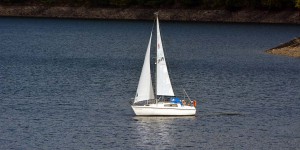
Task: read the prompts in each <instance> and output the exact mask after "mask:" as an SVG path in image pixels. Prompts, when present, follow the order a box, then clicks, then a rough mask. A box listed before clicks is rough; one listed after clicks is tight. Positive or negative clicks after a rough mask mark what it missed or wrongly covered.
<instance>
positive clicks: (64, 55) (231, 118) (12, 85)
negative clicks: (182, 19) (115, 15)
mask: <svg viewBox="0 0 300 150" xmlns="http://www.w3.org/2000/svg"><path fill="white" fill-rule="evenodd" d="M151 28H152V22H143V21H104V20H103V21H101V20H65V19H30V18H26V19H23V18H0V33H1V35H0V41H1V42H0V102H1V103H0V149H280V150H281V149H299V148H300V92H299V89H300V59H295V58H288V57H284V56H273V55H269V54H265V53H264V50H266V49H269V48H272V47H275V46H277V45H278V44H280V43H283V42H286V41H289V40H291V39H293V38H294V37H296V36H299V33H300V27H299V25H269V24H265V25H257V24H218V23H179V22H161V32H162V38H163V42H164V48H165V55H166V59H167V63H168V65H169V70H170V76H171V79H172V82H173V88H174V91H175V93H176V94H177V95H178V96H181V95H182V88H184V89H185V90H186V91H187V92H188V93H189V95H190V97H192V98H193V99H197V100H198V106H197V116H195V117H150V118H149V117H135V115H134V113H133V111H132V109H131V107H130V104H129V101H130V100H131V98H132V97H134V95H135V91H136V88H137V84H138V79H139V75H140V71H141V67H142V64H143V58H144V54H145V51H146V47H147V43H148V38H149V36H150V30H151Z"/></svg>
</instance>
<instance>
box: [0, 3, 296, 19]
mask: <svg viewBox="0 0 300 150" xmlns="http://www.w3.org/2000/svg"><path fill="white" fill-rule="evenodd" d="M155 11H158V9H148V8H147V9H146V8H89V7H64V6H53V7H50V6H5V5H4V6H3V5H0V16H14V17H54V18H78V19H122V20H152V19H153V12H155ZM159 14H160V19H161V20H166V21H198V22H238V23H288V24H300V12H299V11H296V10H282V11H267V10H266V11H263V10H239V11H228V10H199V9H159Z"/></svg>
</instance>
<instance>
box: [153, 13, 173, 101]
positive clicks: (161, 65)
mask: <svg viewBox="0 0 300 150" xmlns="http://www.w3.org/2000/svg"><path fill="white" fill-rule="evenodd" d="M156 31H157V45H156V46H157V58H156V72H157V73H156V95H164V96H174V92H173V88H172V84H171V81H170V77H169V73H168V69H167V63H166V60H165V55H164V49H163V46H162V41H161V36H160V29H159V22H158V17H157V18H156Z"/></svg>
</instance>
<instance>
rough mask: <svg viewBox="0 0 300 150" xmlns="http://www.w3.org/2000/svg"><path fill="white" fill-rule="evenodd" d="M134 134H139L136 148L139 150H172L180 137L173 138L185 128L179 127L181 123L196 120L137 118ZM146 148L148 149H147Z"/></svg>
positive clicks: (186, 118)
mask: <svg viewBox="0 0 300 150" xmlns="http://www.w3.org/2000/svg"><path fill="white" fill-rule="evenodd" d="M133 119H134V120H135V122H134V124H135V125H136V127H135V128H134V132H135V133H137V134H138V136H139V138H137V139H136V140H137V141H136V145H135V146H136V147H137V148H138V149H147V147H149V146H150V147H151V149H172V147H174V146H175V147H176V145H177V144H178V140H180V139H181V138H180V137H177V138H174V137H172V136H174V135H176V134H177V133H178V130H179V129H181V128H182V127H183V125H182V126H180V125H178V124H180V123H182V124H185V123H184V122H187V121H191V120H193V119H195V117H194V116H186V117H141V116H136V117H134V118H133ZM145 147H146V148H145Z"/></svg>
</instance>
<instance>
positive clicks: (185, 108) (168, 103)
mask: <svg viewBox="0 0 300 150" xmlns="http://www.w3.org/2000/svg"><path fill="white" fill-rule="evenodd" d="M154 21H155V22H156V36H157V44H156V62H155V64H156V69H155V70H156V73H155V85H156V88H155V92H154V90H153V86H152V77H151V67H150V65H151V60H150V49H151V40H152V33H153V28H152V31H151V34H150V39H149V43H148V46H147V51H146V55H145V59H144V64H143V68H142V72H141V76H140V79H139V83H138V87H137V91H136V95H135V98H134V102H133V103H132V105H131V107H132V109H133V111H134V113H135V114H136V115H137V116H193V115H195V114H196V101H195V100H193V101H192V100H191V99H190V98H189V96H188V95H187V93H186V91H185V90H184V93H185V94H186V96H187V98H188V99H186V100H184V99H182V100H181V99H179V98H178V97H176V96H175V94H174V91H173V87H172V83H171V80H170V77H169V73H168V68H167V63H166V59H165V56H164V49H163V45H162V39H161V34H160V28H159V20H158V14H157V13H156V18H155V20H154ZM184 97H185V96H184Z"/></svg>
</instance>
